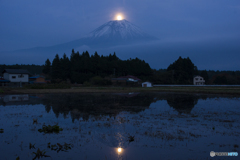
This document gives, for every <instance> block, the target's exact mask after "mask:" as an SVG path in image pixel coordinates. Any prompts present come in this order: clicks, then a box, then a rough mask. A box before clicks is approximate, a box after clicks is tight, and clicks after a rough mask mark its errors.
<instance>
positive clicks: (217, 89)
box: [0, 86, 240, 95]
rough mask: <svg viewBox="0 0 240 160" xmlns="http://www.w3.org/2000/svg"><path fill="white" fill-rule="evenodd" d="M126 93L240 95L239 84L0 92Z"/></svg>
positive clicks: (11, 90) (6, 90) (4, 90)
mask: <svg viewBox="0 0 240 160" xmlns="http://www.w3.org/2000/svg"><path fill="white" fill-rule="evenodd" d="M84 92H86V93H105V92H106V93H115V92H121V93H127V92H183V93H207V94H230V95H240V86H161V87H152V88H142V87H71V88H67V89H49V88H47V89H29V88H2V89H1V92H0V94H15V93H18V94H25V93H84Z"/></svg>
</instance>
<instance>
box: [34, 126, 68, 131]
mask: <svg viewBox="0 0 240 160" xmlns="http://www.w3.org/2000/svg"><path fill="white" fill-rule="evenodd" d="M62 130H63V129H62V128H60V127H59V126H58V125H53V126H51V125H48V126H46V125H43V126H42V129H39V130H38V131H39V132H40V133H41V132H44V133H53V132H54V133H59V131H62Z"/></svg>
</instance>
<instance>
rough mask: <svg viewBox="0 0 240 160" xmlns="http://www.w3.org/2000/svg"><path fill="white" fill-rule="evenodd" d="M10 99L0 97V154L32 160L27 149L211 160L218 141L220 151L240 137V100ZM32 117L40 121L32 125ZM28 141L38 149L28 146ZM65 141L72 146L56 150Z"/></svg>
mask: <svg viewBox="0 0 240 160" xmlns="http://www.w3.org/2000/svg"><path fill="white" fill-rule="evenodd" d="M15 96H16V95H15ZM21 96H23V95H19V97H21ZM9 97H11V96H10V95H7V96H1V97H0V120H1V121H0V122H1V123H0V126H1V128H3V129H4V132H3V133H0V138H1V139H2V140H3V141H2V142H1V145H0V150H1V155H2V157H3V158H2V159H16V157H17V156H19V157H20V159H32V158H33V156H34V155H33V154H29V153H32V152H36V151H37V149H38V148H40V150H41V151H42V150H46V151H47V155H50V156H51V157H52V159H59V160H64V159H176V155H179V157H180V155H181V156H183V158H182V159H188V158H189V157H186V156H185V157H184V154H185V153H188V152H192V154H194V155H195V154H196V157H199V159H206V154H203V153H206V152H209V150H210V151H211V150H214V148H216V147H217V148H219V147H218V146H222V147H221V148H222V150H220V151H224V150H225V151H226V150H229V151H231V150H232V149H236V148H234V146H236V141H237V140H236V139H239V134H238V133H240V131H239V129H240V126H239V124H240V123H239V115H240V112H239V107H238V106H239V104H240V99H239V98H237V99H230V98H229V97H228V98H217V99H216V96H209V95H207V96H206V95H198V94H191V95H190V94H166V93H131V94H128V93H126V94H125V93H124V94H122V93H121V94H45V95H28V99H26V100H22V101H5V100H4V99H11V98H9ZM206 98H208V100H206V101H202V99H206ZM212 98H214V99H212ZM19 99H21V98H19ZM4 103H5V107H4V106H2V104H4ZM23 104H24V105H23ZM25 104H31V105H33V104H41V105H34V106H31V105H25ZM196 104H198V105H197V106H196ZM18 105H22V106H21V107H18ZM6 106H7V107H6ZM195 106H196V107H195ZM194 107H195V108H194ZM193 108H194V109H193ZM47 112H48V113H47ZM178 113H187V114H189V113H191V115H187V114H186V115H179V114H178ZM60 114H61V116H60ZM62 115H64V116H65V118H64V117H63V116H62ZM58 116H59V117H58ZM56 117H58V118H56ZM76 119H79V121H76ZM34 120H36V121H37V122H38V123H34V124H33V123H32V122H34ZM71 120H73V121H74V120H75V121H74V123H72V122H71ZM56 123H57V124H58V125H59V126H60V127H61V128H63V131H62V132H61V133H59V134H55V133H54V134H43V133H40V132H38V129H39V128H42V126H43V124H46V125H48V124H49V125H54V124H56ZM215 137H217V138H215ZM219 138H220V139H223V141H221V142H220V141H219ZM29 143H31V144H34V145H35V149H34V148H31V150H30V149H29V148H28V146H29ZM50 143H51V145H50ZM19 146H20V147H19ZM62 146H66V147H68V146H71V149H68V153H67V152H66V153H65V152H64V153H63V152H61V151H62V150H61V151H60V152H59V153H58V151H59V149H62ZM72 146H74V147H72ZM224 146H225V147H224ZM221 148H220V149H221ZM237 149H238V148H237ZM92 153H94V154H92ZM173 153H174V154H173ZM13 155H15V157H13ZM208 156H209V154H208ZM179 157H177V158H179Z"/></svg>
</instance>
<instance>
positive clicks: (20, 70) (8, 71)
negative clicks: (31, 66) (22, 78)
mask: <svg viewBox="0 0 240 160" xmlns="http://www.w3.org/2000/svg"><path fill="white" fill-rule="evenodd" d="M2 73H11V74H30V73H29V72H28V70H26V69H4V70H3V72H2Z"/></svg>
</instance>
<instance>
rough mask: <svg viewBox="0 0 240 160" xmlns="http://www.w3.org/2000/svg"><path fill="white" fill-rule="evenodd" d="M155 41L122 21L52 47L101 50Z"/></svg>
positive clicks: (152, 37) (130, 24) (109, 23)
mask: <svg viewBox="0 0 240 160" xmlns="http://www.w3.org/2000/svg"><path fill="white" fill-rule="evenodd" d="M155 40H158V38H156V37H154V36H151V35H148V34H147V33H145V32H143V31H142V30H141V29H140V28H139V27H137V26H135V25H134V24H132V23H130V22H129V21H127V20H125V19H124V20H114V21H109V22H107V23H105V24H103V25H101V26H100V27H98V28H97V29H95V30H94V31H92V32H90V33H89V34H88V35H87V36H85V37H83V38H81V39H78V40H74V41H71V42H68V43H64V44H59V45H56V46H53V47H60V48H62V47H64V48H69V47H70V48H75V47H79V46H82V45H87V46H89V47H100V48H102V47H112V46H118V45H130V44H137V43H141V42H150V41H155Z"/></svg>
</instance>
